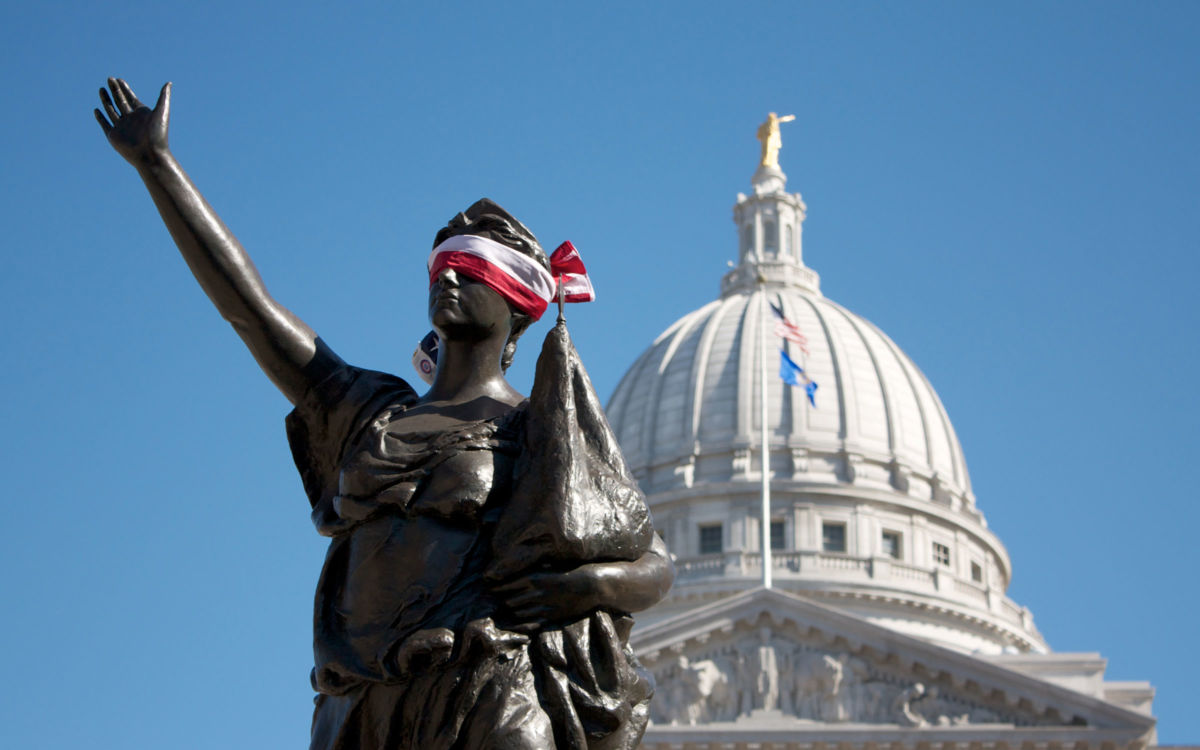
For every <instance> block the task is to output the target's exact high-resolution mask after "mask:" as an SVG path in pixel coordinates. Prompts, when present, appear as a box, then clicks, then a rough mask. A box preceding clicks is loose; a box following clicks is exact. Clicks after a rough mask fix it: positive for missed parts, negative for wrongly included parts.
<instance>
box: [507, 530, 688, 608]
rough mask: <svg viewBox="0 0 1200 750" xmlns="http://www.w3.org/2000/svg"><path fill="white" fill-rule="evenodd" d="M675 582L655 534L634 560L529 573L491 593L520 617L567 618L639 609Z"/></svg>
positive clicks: (660, 596) (650, 602)
mask: <svg viewBox="0 0 1200 750" xmlns="http://www.w3.org/2000/svg"><path fill="white" fill-rule="evenodd" d="M674 580H675V566H674V565H672V563H671V557H670V554H669V553H668V552H667V546H666V545H665V544H663V541H662V539H660V538H659V537H658V535H657V534H655V535H654V541H653V542H652V543H651V545H650V549H649V550H648V551H647V552H646V553H645V554H644V555H642V556H641V557H640V558H638V559H637V560H634V561H633V562H598V563H587V564H585V565H580V566H579V567H577V568H575V569H574V570H570V571H567V572H565V573H533V574H531V575H528V576H525V577H523V578H519V579H517V580H516V581H513V582H511V583H507V584H504V585H502V586H497V587H496V588H495V589H494V591H495V592H496V593H497V594H499V595H500V597H501V599H503V600H504V603H505V606H507V607H508V609H509V610H510V611H512V613H513V614H514V615H516V616H517V617H518V618H520V619H523V620H530V621H538V620H541V621H547V620H549V621H561V620H570V619H573V618H575V617H579V616H582V615H584V614H587V613H588V612H590V611H591V610H593V609H596V608H597V607H599V608H601V609H606V610H609V611H614V612H639V611H641V610H643V609H646V608H647V607H651V606H653V605H654V604H656V603H658V601H659V600H660V599H662V598H663V597H664V596H666V593H667V590H668V589H670V588H671V583H672V582H673V581H674Z"/></svg>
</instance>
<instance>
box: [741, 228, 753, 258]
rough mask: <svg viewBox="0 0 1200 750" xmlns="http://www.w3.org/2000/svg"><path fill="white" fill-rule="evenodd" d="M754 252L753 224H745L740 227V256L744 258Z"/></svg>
mask: <svg viewBox="0 0 1200 750" xmlns="http://www.w3.org/2000/svg"><path fill="white" fill-rule="evenodd" d="M753 252H754V225H753V224H747V225H746V226H744V227H742V257H743V258H745V257H747V256H748V255H751V254H753Z"/></svg>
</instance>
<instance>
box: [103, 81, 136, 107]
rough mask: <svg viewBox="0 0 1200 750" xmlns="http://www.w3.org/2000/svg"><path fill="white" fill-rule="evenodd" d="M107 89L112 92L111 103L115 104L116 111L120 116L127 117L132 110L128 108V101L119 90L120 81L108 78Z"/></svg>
mask: <svg viewBox="0 0 1200 750" xmlns="http://www.w3.org/2000/svg"><path fill="white" fill-rule="evenodd" d="M108 88H109V90H110V91H112V98H113V102H115V103H116V105H117V110H118V111H119V112H120V113H121V114H123V115H127V114H129V113H130V112H132V111H133V108H132V107H130V106H129V100H127V99H126V98H125V92H124V91H123V90H122V89H121V80H120V79H118V78H109V79H108Z"/></svg>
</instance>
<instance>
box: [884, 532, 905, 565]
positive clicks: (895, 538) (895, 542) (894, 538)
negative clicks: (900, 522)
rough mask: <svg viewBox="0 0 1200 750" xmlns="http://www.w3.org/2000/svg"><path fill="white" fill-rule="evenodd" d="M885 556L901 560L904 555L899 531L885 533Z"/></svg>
mask: <svg viewBox="0 0 1200 750" xmlns="http://www.w3.org/2000/svg"><path fill="white" fill-rule="evenodd" d="M882 542H883V544H882V547H883V554H884V555H885V556H886V557H890V558H892V559H893V560H899V559H900V557H901V555H903V554H904V546H903V544H902V543H901V538H900V532H899V531H885V532H883V537H882Z"/></svg>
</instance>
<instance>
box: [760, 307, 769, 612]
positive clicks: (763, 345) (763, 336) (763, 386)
mask: <svg viewBox="0 0 1200 750" xmlns="http://www.w3.org/2000/svg"><path fill="white" fill-rule="evenodd" d="M758 291H759V295H760V296H759V300H758V301H759V305H758V313H759V314H758V321H759V323H758V325H759V331H758V369H759V372H758V375H759V378H758V392H759V394H761V395H760V402H761V403H760V406H761V407H762V409H761V413H760V414H759V419H760V425H759V426H760V427H761V428H762V434H761V436H760V438H759V440H760V442H759V446H760V450H761V451H762V585H763V588H764V589H769V588H771V457H770V454H771V450H770V445H769V444H768V443H767V290H766V284H762V283H760V284H759V287H758Z"/></svg>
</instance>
